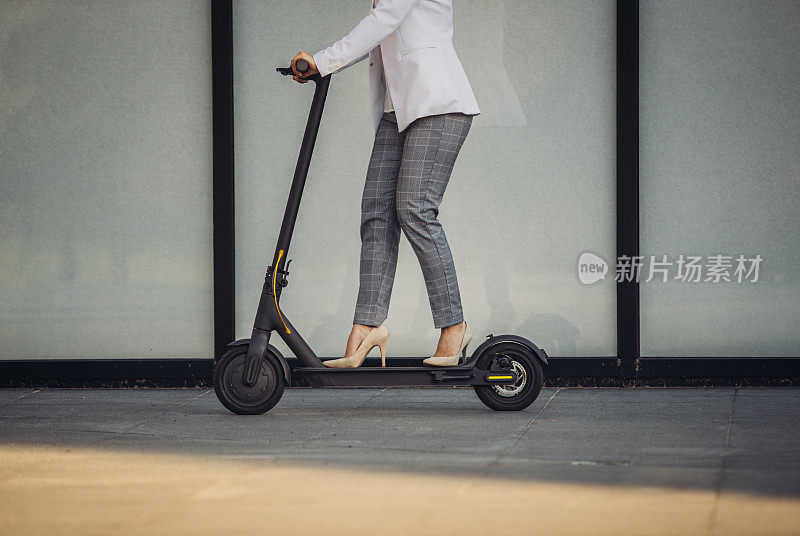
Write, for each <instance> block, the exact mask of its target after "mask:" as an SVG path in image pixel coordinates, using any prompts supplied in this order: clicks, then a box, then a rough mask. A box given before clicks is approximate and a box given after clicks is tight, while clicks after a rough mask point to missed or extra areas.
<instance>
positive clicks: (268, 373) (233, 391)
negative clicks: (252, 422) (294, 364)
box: [214, 345, 286, 415]
mask: <svg viewBox="0 0 800 536" xmlns="http://www.w3.org/2000/svg"><path fill="white" fill-rule="evenodd" d="M248 348H249V345H244V346H237V347H235V348H232V349H231V350H229V351H228V352H226V353H225V355H223V356H222V357H221V358H220V359H219V361H217V364H216V366H215V367H214V392H215V393H216V394H217V398H219V401H220V402H222V405H223V406H225V407H226V408H228V409H229V410H231V411H232V412H234V413H237V414H239V415H260V414H262V413H265V412H267V411H269V410H270V409H272V407H273V406H274V405H275V404H277V403H278V401H279V400H280V399H281V397H282V396H283V391H284V389H286V380H285V379H284V377H283V370H282V369H281V366H280V364H279V363H278V362H277V361H276V360H275V358H274V357H272V355H271V354H270V353H269V352H267V354H266V356H264V359H263V360H262V362H261V372H260V374H259V375H258V380H257V381H256V384H255V385H254V386H253V387H246V386H245V385H244V384H243V383H242V377H243V375H244V365H245V360H246V358H247V349H248Z"/></svg>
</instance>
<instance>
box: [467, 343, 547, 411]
mask: <svg viewBox="0 0 800 536" xmlns="http://www.w3.org/2000/svg"><path fill="white" fill-rule="evenodd" d="M496 359H502V360H503V361H504V362H505V363H506V364H507V366H510V367H511V369H512V370H513V371H514V372H515V373H516V374H517V381H516V382H515V383H513V384H507V385H476V386H475V393H476V394H477V395H478V398H480V399H481V402H483V403H484V404H486V405H487V406H489V407H490V408H492V409H493V410H496V411H519V410H522V409H525V408H527V407H528V406H530V405H531V404H533V401H534V400H536V397H538V396H539V393H540V392H541V391H542V384H543V383H544V373H543V372H542V365H541V363H539V359H538V358H537V357H536V355H535V354H534V353H533V352H532V351H531V350H530V349H529V348H526V347H523V346H521V345H519V344H514V343H499V344H497V345H495V346H492V347H491V348H488V349H487V350H486V353H485V354H484V355H482V356H481V357H480V358H479V359H478V362H477V363H476V368H479V369H484V370H491V369H492V365H494V364H495V360H496Z"/></svg>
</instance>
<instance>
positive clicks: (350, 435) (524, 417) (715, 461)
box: [0, 388, 800, 534]
mask: <svg viewBox="0 0 800 536" xmlns="http://www.w3.org/2000/svg"><path fill="white" fill-rule="evenodd" d="M798 424H800V389H788V388H783V389H780V388H778V389H766V388H748V389H735V388H710V389H693V388H666V389H659V388H636V389H630V388H628V389H611V388H589V389H569V388H561V389H545V390H543V392H542V394H541V396H540V397H539V399H538V400H537V401H536V403H535V404H534V405H533V406H532V407H531V408H529V409H528V410H526V411H523V412H518V413H497V412H493V411H491V410H489V409H488V408H486V407H485V406H483V404H481V403H480V401H479V400H478V399H477V397H476V396H475V394H474V393H473V392H472V390H470V389H394V390H392V389H386V390H381V389H341V390H309V389H292V390H287V392H286V393H285V395H284V398H283V400H281V402H280V403H279V404H278V405H277V406H276V407H275V408H274V409H273V410H272V411H270V412H269V413H267V414H265V415H261V416H255V417H243V416H237V415H233V414H231V413H229V412H228V411H227V410H225V409H224V408H223V407H222V406H221V405H220V404H219V402H218V401H217V400H216V397H215V396H214V393H213V391H210V390H207V389H158V390H151V389H141V390H139V389H109V390H101V389H98V390H68V389H64V390H55V389H54V390H32V389H7V390H0V532H2V533H3V534H45V533H46V534H73V533H76V531H77V532H80V533H86V534H89V533H91V534H107V533H108V532H109V531H110V530H114V531H115V532H117V533H120V532H121V533H126V534H127V533H130V534H142V533H147V534H166V533H173V534H174V533H176V532H177V533H187V534H188V533H192V534H206V533H208V534H211V533H218V532H219V531H221V530H225V531H227V532H230V531H233V532H236V533H239V534H249V533H254V534H255V533H259V534H262V533H263V532H264V530H266V529H269V528H272V529H275V530H276V531H277V532H276V533H277V534H315V533H326V534H336V533H341V534H361V533H363V534H409V533H413V534H488V533H492V532H496V531H498V530H502V531H503V532H506V533H512V534H513V533H519V534H538V533H550V534H577V533H582V532H588V531H591V532H592V533H593V534H620V533H629V534H676V533H679V534H722V533H725V534H800V478H798V477H800V456H798V454H800V442H798V433H797V429H798ZM250 521H252V523H251V522H250Z"/></svg>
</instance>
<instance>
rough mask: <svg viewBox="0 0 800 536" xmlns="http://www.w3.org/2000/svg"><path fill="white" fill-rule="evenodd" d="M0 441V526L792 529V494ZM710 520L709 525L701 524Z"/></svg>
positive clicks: (52, 529)
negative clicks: (506, 477)
mask: <svg viewBox="0 0 800 536" xmlns="http://www.w3.org/2000/svg"><path fill="white" fill-rule="evenodd" d="M714 500H715V491H714V490H713V489H709V490H698V489H671V488H655V487H629V486H609V485H581V484H573V483H559V482H553V481H535V480H513V481H510V480H503V479H496V478H491V477H474V476H473V477H470V476H463V477H462V476H449V475H439V474H424V473H403V472H397V471H371V470H365V469H363V468H360V469H359V468H347V467H344V466H341V465H338V466H331V465H319V466H313V465H309V464H308V463H306V464H295V463H293V462H292V463H289V462H286V461H284V460H276V459H275V458H274V457H273V456H262V455H235V456H228V457H226V458H223V457H221V456H213V457H211V456H209V457H203V456H182V455H176V454H158V453H143V452H132V451H121V450H92V449H81V448H56V447H40V446H30V445H3V446H0V534H3V535H9V536H10V535H44V534H47V535H61V534H65V535H66V534H114V535H127V534H137V535H140V534H148V535H160V534H163V535H166V534H170V535H174V534H192V535H203V534H214V535H217V534H237V535H241V534H258V535H264V534H275V535H287V534H288V535H294V534H297V535H300V534H303V535H306V534H326V535H329V534H348V535H358V534H369V535H371V536H374V535H377V534H389V535H395V534H397V535H399V534H402V535H420V534H436V535H448V534H453V535H456V534H458V535H464V534H513V535H515V536H516V535H522V534H547V535H549V536H553V535H566V534H591V535H593V536H597V535H606V534H608V535H611V534H615V535H616V534H636V535H649V534H653V535H655V534H665V535H667V534H668V535H670V536H674V535H682V536H683V535H691V534H720V535H722V534H725V535H734V534H747V535H752V534H797V533H798V527H800V500H798V499H794V498H779V497H768V496H757V495H748V494H742V493H728V492H724V493H722V494H721V495H720V496H719V497H718V499H717V503H716V514H715V515H716V518H715V521H714V525H713V527H711V529H709V526H708V520H709V515H710V513H711V509H712V504H713V503H714ZM708 530H710V532H707V531H708Z"/></svg>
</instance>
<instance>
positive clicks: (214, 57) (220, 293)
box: [211, 0, 235, 358]
mask: <svg viewBox="0 0 800 536" xmlns="http://www.w3.org/2000/svg"><path fill="white" fill-rule="evenodd" d="M211 85H212V113H213V144H214V147H213V174H214V176H213V188H212V190H213V197H214V200H213V206H214V208H213V210H214V216H213V225H214V230H213V234H214V357H215V358H219V357H220V356H222V354H224V353H225V345H226V344H228V343H229V342H230V341H232V340H233V338H234V336H235V333H234V331H235V330H234V312H235V308H234V274H235V272H234V210H233V5H232V0H211Z"/></svg>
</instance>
